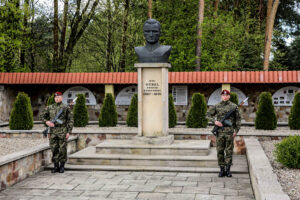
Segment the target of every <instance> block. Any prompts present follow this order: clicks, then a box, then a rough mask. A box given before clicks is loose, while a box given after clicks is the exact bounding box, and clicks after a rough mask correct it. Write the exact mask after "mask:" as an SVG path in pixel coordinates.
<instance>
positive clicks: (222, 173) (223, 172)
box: [219, 166, 225, 177]
mask: <svg viewBox="0 0 300 200" xmlns="http://www.w3.org/2000/svg"><path fill="white" fill-rule="evenodd" d="M224 176H225V169H224V166H220V173H219V177H224Z"/></svg>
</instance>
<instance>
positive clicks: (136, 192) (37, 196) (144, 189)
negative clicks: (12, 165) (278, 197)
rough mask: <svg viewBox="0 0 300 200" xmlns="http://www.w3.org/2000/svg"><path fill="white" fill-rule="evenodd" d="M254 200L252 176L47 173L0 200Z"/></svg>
mask: <svg viewBox="0 0 300 200" xmlns="http://www.w3.org/2000/svg"><path fill="white" fill-rule="evenodd" d="M2 199H5V200H15V199H18V200H21V199H24V200H29V199H30V200H48V199H49V200H53V199H55V200H60V199H61V200H62V199H63V200H69V199H70V200H77V199H80V200H81V199H82V200H88V199H91V200H93V199H95V200H96V199H97V200H102V199H107V200H131V199H138V200H146V199H149V200H254V199H255V198H254V196H253V191H252V187H251V184H250V178H249V175H248V174H234V175H233V177H232V178H218V177H217V174H216V173H202V174H201V173H177V172H126V171H125V172H120V171H115V172H114V171H94V172H87V171H66V172H65V173H64V174H51V172H50V171H43V172H40V173H38V174H36V175H33V176H31V177H29V178H27V179H25V180H24V181H22V182H20V183H17V184H15V185H14V186H12V187H9V188H8V189H6V190H3V191H2V192H1V193H0V200H2Z"/></svg>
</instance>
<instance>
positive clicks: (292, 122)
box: [289, 92, 300, 130]
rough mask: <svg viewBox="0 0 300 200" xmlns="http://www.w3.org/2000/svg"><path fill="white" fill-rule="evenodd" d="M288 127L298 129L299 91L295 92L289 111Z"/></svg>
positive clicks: (299, 111)
mask: <svg viewBox="0 0 300 200" xmlns="http://www.w3.org/2000/svg"><path fill="white" fill-rule="evenodd" d="M289 127H290V129H293V130H300V92H296V94H295V97H294V100H293V106H292V108H291V113H290V115H289Z"/></svg>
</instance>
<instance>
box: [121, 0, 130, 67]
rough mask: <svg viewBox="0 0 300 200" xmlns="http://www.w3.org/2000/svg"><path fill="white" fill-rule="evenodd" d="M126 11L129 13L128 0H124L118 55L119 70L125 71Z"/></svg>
mask: <svg viewBox="0 0 300 200" xmlns="http://www.w3.org/2000/svg"><path fill="white" fill-rule="evenodd" d="M128 13H129V0H125V5H124V17H123V35H122V48H121V55H120V65H119V71H120V72H125V64H126V63H125V61H126V47H127V46H126V45H127V43H126V42H127V41H126V39H127V36H126V33H127V27H128V19H127V18H128Z"/></svg>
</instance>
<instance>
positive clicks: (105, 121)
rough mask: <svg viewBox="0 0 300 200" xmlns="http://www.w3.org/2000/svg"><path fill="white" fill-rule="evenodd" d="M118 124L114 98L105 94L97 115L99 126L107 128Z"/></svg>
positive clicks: (109, 94)
mask: <svg viewBox="0 0 300 200" xmlns="http://www.w3.org/2000/svg"><path fill="white" fill-rule="evenodd" d="M117 122H118V113H117V109H116V105H115V100H114V97H113V96H112V94H111V93H107V94H106V95H105V98H104V102H103V105H102V108H101V111H100V115H99V126H100V127H109V126H116V125H117Z"/></svg>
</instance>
